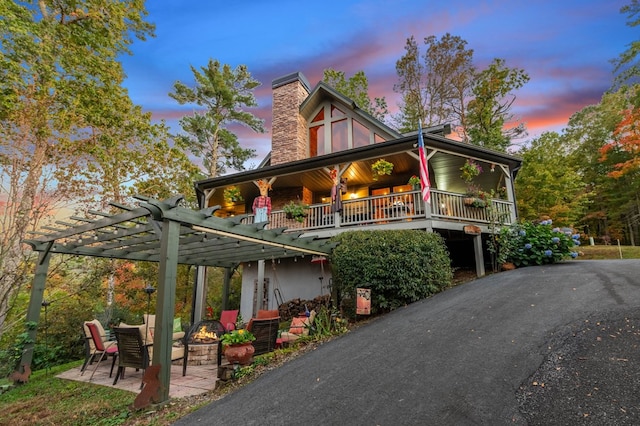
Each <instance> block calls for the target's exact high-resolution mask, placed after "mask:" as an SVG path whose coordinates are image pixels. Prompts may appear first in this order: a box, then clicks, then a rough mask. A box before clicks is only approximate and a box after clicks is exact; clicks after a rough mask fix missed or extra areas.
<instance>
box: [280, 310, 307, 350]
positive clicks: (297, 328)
mask: <svg viewBox="0 0 640 426" xmlns="http://www.w3.org/2000/svg"><path fill="white" fill-rule="evenodd" d="M315 318H316V311H315V310H312V311H311V313H310V314H309V316H308V317H307V316H306V315H304V316H298V317H294V318H293V319H292V320H291V325H290V326H289V330H288V331H283V332H282V333H280V338H279V339H278V340H281V343H283V344H287V343H291V342H295V341H296V340H298V339H299V338H300V337H302V336H308V335H309V330H310V329H311V327H312V326H313V321H314V320H315Z"/></svg>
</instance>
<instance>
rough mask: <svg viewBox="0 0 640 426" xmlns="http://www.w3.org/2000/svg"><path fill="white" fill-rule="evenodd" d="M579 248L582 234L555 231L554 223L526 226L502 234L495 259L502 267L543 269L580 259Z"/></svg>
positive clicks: (567, 230)
mask: <svg viewBox="0 0 640 426" xmlns="http://www.w3.org/2000/svg"><path fill="white" fill-rule="evenodd" d="M579 245H580V235H579V234H573V232H572V230H571V229H569V228H563V229H560V228H552V221H551V220H543V221H541V222H539V223H531V222H525V223H521V224H515V225H512V226H510V227H503V228H502V229H501V230H500V233H499V234H498V236H497V253H495V255H496V257H497V259H498V262H499V263H501V264H502V263H505V262H512V263H513V264H514V265H516V266H519V267H520V266H531V265H543V264H547V263H555V262H559V261H561V260H564V259H566V258H569V257H571V258H576V257H578V253H577V252H576V251H574V250H573V249H574V248H575V247H576V246H579ZM490 250H491V248H490Z"/></svg>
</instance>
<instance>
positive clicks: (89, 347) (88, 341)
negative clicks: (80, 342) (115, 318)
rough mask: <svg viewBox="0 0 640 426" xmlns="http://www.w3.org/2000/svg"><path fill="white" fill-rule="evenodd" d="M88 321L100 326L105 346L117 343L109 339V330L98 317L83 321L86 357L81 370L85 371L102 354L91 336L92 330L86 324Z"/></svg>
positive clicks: (99, 330) (99, 329)
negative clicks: (106, 329) (97, 349)
mask: <svg viewBox="0 0 640 426" xmlns="http://www.w3.org/2000/svg"><path fill="white" fill-rule="evenodd" d="M87 322H92V323H94V324H95V325H96V327H98V332H99V334H100V337H101V338H102V342H103V344H104V346H105V347H109V346H112V345H114V346H115V344H116V342H115V341H109V339H108V338H107V332H106V331H105V329H104V327H102V324H101V323H100V321H98V320H97V319H94V320H92V321H85V322H84V323H82V334H83V336H84V349H85V357H84V363H83V364H82V367H81V368H80V371H84V370H85V369H86V368H87V366H88V365H91V364H92V363H93V361H95V360H96V357H97V356H99V355H100V352H99V351H96V345H95V344H94V343H93V339H92V338H91V332H90V331H89V327H87V326H86V324H87Z"/></svg>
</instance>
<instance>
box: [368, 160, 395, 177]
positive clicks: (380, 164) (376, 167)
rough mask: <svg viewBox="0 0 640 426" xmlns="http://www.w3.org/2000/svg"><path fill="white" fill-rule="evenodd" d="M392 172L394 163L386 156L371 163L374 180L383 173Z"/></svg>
mask: <svg viewBox="0 0 640 426" xmlns="http://www.w3.org/2000/svg"><path fill="white" fill-rule="evenodd" d="M391 172H393V163H390V162H388V161H387V160H385V159H384V158H381V159H379V160H378V161H376V162H375V163H373V164H372V165H371V173H372V175H373V176H372V177H373V180H378V178H379V177H380V176H382V175H390V174H391Z"/></svg>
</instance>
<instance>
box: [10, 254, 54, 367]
mask: <svg viewBox="0 0 640 426" xmlns="http://www.w3.org/2000/svg"><path fill="white" fill-rule="evenodd" d="M51 244H52V243H51ZM50 260H51V253H50V252H49V251H48V250H47V251H42V252H40V254H39V255H38V264H37V265H36V271H35V275H34V277H33V285H32V286H31V296H30V298H29V308H28V310H27V330H26V332H27V334H28V335H29V338H28V339H27V343H26V344H25V345H24V348H23V349H22V356H21V357H20V363H19V364H18V365H17V366H16V371H18V372H20V373H22V372H24V371H23V370H22V369H23V368H24V367H25V366H29V368H31V362H32V361H33V348H34V347H35V342H36V334H37V331H38V326H39V325H40V324H39V322H40V310H41V308H42V301H43V299H44V287H45V283H46V280H47V272H48V271H49V261H50ZM31 324H36V326H35V327H33V326H31Z"/></svg>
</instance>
